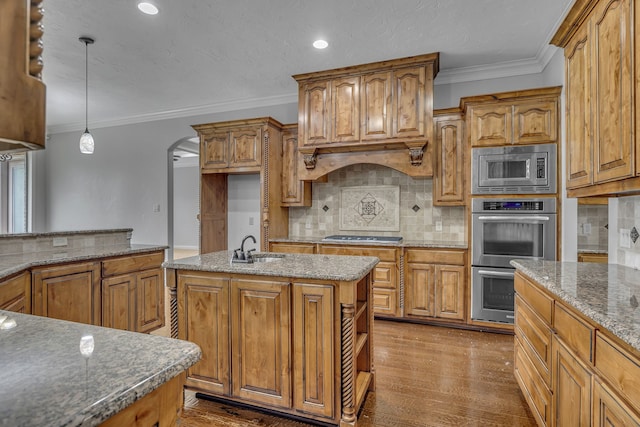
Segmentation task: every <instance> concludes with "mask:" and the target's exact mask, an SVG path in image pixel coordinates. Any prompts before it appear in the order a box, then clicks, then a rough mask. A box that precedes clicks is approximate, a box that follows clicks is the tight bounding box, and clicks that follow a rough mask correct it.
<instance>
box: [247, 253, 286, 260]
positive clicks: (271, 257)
mask: <svg viewBox="0 0 640 427" xmlns="http://www.w3.org/2000/svg"><path fill="white" fill-rule="evenodd" d="M283 258H284V255H276V254H268V255H266V254H265V255H261V254H256V255H254V256H253V262H274V261H280V260H282V259H283Z"/></svg>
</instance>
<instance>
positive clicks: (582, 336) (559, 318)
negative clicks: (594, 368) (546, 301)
mask: <svg viewBox="0 0 640 427" xmlns="http://www.w3.org/2000/svg"><path fill="white" fill-rule="evenodd" d="M553 328H554V329H555V331H556V333H557V334H558V336H560V337H561V338H562V340H563V341H564V342H566V343H567V344H568V345H569V347H570V348H571V349H572V350H573V351H574V352H575V353H576V354H577V355H578V356H580V357H581V358H582V359H583V360H584V361H589V362H592V361H593V336H594V332H595V330H594V328H592V327H591V326H590V325H589V324H587V323H585V322H584V321H582V320H580V319H578V318H577V317H576V316H574V315H573V314H571V313H570V312H569V311H568V310H567V309H566V308H564V306H563V305H562V304H559V303H558V302H556V304H555V307H554V313H553Z"/></svg>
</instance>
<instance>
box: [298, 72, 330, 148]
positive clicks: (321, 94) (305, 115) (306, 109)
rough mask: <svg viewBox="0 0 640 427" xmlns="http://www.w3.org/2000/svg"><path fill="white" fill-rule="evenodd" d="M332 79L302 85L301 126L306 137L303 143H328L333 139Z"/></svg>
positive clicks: (300, 94) (299, 98) (300, 95)
mask: <svg viewBox="0 0 640 427" xmlns="http://www.w3.org/2000/svg"><path fill="white" fill-rule="evenodd" d="M330 96H331V81H329V80H324V81H319V82H316V81H314V82H309V83H305V84H302V85H300V90H299V96H298V102H299V103H300V112H299V123H298V124H299V126H300V129H301V132H300V133H301V134H302V135H304V138H303V139H301V140H300V141H299V144H300V145H301V146H302V145H317V144H327V143H329V142H330V141H331V118H330V115H329V112H330V105H331V97H330Z"/></svg>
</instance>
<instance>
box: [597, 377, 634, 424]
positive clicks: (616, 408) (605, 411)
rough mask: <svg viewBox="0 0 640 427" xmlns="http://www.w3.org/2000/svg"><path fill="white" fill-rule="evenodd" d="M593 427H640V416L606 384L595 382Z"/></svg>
mask: <svg viewBox="0 0 640 427" xmlns="http://www.w3.org/2000/svg"><path fill="white" fill-rule="evenodd" d="M593 426H594V427H631V426H640V416H639V415H638V413H637V412H635V411H634V410H633V409H631V407H630V406H629V405H627V404H626V403H625V402H624V401H623V400H622V399H620V397H619V396H617V395H616V393H615V392H613V391H612V390H611V389H610V388H609V387H607V386H606V385H605V384H604V383H602V382H601V381H599V380H598V379H596V380H595V381H594V382H593Z"/></svg>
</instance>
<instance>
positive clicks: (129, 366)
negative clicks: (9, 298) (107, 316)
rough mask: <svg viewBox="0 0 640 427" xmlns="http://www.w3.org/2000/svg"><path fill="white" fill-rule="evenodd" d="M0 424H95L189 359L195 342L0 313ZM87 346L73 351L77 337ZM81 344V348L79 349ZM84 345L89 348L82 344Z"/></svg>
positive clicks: (190, 361)
mask: <svg viewBox="0 0 640 427" xmlns="http://www.w3.org/2000/svg"><path fill="white" fill-rule="evenodd" d="M2 316H7V318H8V319H13V320H15V324H16V325H15V327H13V328H10V329H4V328H3V327H2V326H1V325H6V324H7V320H5V321H4V323H2V322H0V342H1V343H2V345H0V364H1V365H2V369H0V426H11V427H27V426H29V427H31V426H33V427H35V426H43V427H44V426H46V427H56V426H95V425H98V424H100V423H101V422H103V421H105V420H106V419H108V418H109V417H111V416H113V415H114V414H116V413H117V412H119V411H121V410H123V409H124V408H126V407H127V406H129V405H130V404H132V403H134V402H135V401H136V400H138V399H140V398H142V397H143V396H145V395H147V394H148V393H150V392H152V391H153V390H155V389H157V388H158V387H160V386H161V385H163V384H164V383H165V382H167V381H169V380H170V379H172V378H174V377H176V376H177V375H179V374H180V373H182V372H183V371H184V370H185V369H187V368H188V367H190V366H192V365H193V364H195V363H196V362H197V361H198V360H199V359H200V357H201V352H200V348H199V347H198V346H197V345H195V344H193V343H190V342H187V341H180V340H175V339H172V338H166V337H160V336H156V335H146V334H139V333H134V332H125V331H120V330H116V329H110V328H103V327H99V326H91V325H84V324H80V323H74V322H67V321H63V320H56V319H50V318H46V317H40V316H32V315H26V314H20V313H14V312H9V311H0V318H1V317H2ZM88 335H91V336H92V337H93V342H94V349H93V351H92V352H89V351H86V350H85V354H88V356H87V357H85V356H83V355H82V354H81V352H80V350H81V347H80V342H81V338H82V337H83V336H88ZM84 348H85V349H87V347H84ZM89 350H90V348H89Z"/></svg>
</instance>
